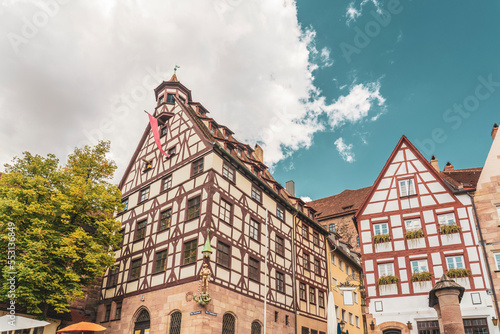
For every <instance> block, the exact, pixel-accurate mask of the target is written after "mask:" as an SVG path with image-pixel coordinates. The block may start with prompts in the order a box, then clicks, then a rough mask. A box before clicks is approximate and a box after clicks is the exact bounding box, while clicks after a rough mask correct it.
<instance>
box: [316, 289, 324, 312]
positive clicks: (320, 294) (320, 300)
mask: <svg viewBox="0 0 500 334" xmlns="http://www.w3.org/2000/svg"><path fill="white" fill-rule="evenodd" d="M318 304H319V307H322V308H325V294H324V293H323V291H318Z"/></svg>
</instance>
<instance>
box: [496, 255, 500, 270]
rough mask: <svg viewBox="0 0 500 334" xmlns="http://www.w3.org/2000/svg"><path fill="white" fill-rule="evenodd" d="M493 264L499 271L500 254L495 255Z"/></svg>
mask: <svg viewBox="0 0 500 334" xmlns="http://www.w3.org/2000/svg"><path fill="white" fill-rule="evenodd" d="M495 263H496V264H497V270H500V253H495Z"/></svg>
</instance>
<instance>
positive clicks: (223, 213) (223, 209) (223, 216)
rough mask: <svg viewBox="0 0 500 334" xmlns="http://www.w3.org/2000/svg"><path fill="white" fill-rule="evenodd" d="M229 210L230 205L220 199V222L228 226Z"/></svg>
mask: <svg viewBox="0 0 500 334" xmlns="http://www.w3.org/2000/svg"><path fill="white" fill-rule="evenodd" d="M231 209H232V205H231V204H229V202H227V201H225V200H223V199H221V200H220V212H219V218H220V220H222V221H223V222H226V223H228V224H230V223H231Z"/></svg>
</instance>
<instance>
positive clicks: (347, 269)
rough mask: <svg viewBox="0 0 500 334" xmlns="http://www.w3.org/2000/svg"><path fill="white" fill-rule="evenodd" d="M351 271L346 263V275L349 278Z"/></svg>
mask: <svg viewBox="0 0 500 334" xmlns="http://www.w3.org/2000/svg"><path fill="white" fill-rule="evenodd" d="M349 269H350V267H349V266H348V265H347V263H346V265H345V273H346V274H347V276H349Z"/></svg>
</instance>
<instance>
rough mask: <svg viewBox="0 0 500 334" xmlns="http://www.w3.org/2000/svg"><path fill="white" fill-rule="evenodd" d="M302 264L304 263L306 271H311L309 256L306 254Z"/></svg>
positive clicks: (303, 256)
mask: <svg viewBox="0 0 500 334" xmlns="http://www.w3.org/2000/svg"><path fill="white" fill-rule="evenodd" d="M302 262H303V263H304V269H307V270H310V269H309V254H307V253H304V254H303V255H302Z"/></svg>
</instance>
